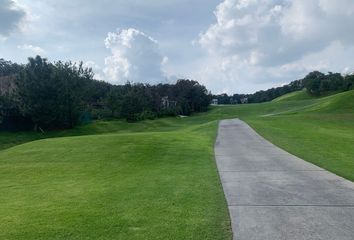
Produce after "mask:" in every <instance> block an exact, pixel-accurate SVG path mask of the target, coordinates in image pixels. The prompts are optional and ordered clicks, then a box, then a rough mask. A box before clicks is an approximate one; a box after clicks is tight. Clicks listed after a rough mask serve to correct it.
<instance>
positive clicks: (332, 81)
mask: <svg viewBox="0 0 354 240" xmlns="http://www.w3.org/2000/svg"><path fill="white" fill-rule="evenodd" d="M303 82H304V86H305V87H306V89H307V91H308V92H309V93H310V94H312V95H317V96H320V95H323V94H327V93H328V92H336V91H340V92H342V91H348V90H351V89H353V88H354V74H348V75H346V76H342V75H341V74H340V73H332V72H329V73H328V74H323V73H321V72H319V71H314V72H311V73H309V74H308V75H307V76H306V77H305V78H304V79H303Z"/></svg>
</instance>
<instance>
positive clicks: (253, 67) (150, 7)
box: [0, 0, 354, 94]
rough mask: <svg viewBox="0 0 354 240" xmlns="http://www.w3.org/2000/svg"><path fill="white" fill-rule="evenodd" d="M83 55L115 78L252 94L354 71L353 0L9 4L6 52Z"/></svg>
mask: <svg viewBox="0 0 354 240" xmlns="http://www.w3.org/2000/svg"><path fill="white" fill-rule="evenodd" d="M36 55H41V56H42V57H46V58H48V59H49V60H50V61H58V60H64V61H69V60H70V61H74V62H78V61H83V62H84V64H85V66H87V67H91V68H92V69H93V71H94V72H95V78H97V79H100V80H104V81H107V82H110V83H113V84H124V83H125V82H127V81H130V82H143V83H150V84H155V83H160V82H163V83H173V82H174V81H176V79H179V78H188V79H194V80H197V81H199V82H200V83H201V84H203V85H205V86H206V87H207V88H208V89H209V90H211V91H212V92H213V93H228V94H232V93H252V92H255V91H257V90H262V89H263V90H264V89H268V88H271V87H277V86H281V85H284V84H286V83H288V82H290V81H293V80H297V79H301V78H303V77H304V76H305V75H306V74H307V73H308V72H310V71H314V70H319V71H322V72H328V71H332V72H340V73H342V74H347V73H351V72H353V71H354V60H353V59H354V58H353V56H354V1H353V0H338V1H334V0H129V1H126V0H90V1H86V0H85V1H84V0H60V1H55V0H48V1H44V0H42V1H39V0H0V58H4V59H6V60H11V61H13V62H18V63H26V61H27V58H28V57H30V56H32V57H33V56H36Z"/></svg>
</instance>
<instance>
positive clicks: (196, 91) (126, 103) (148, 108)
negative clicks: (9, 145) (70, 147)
mask: <svg viewBox="0 0 354 240" xmlns="http://www.w3.org/2000/svg"><path fill="white" fill-rule="evenodd" d="M210 98H211V97H210V94H209V92H208V91H207V89H206V88H205V87H204V86H202V85H200V84H199V83H198V82H196V81H192V80H178V81H177V83H176V84H159V85H153V86H152V85H148V84H130V83H127V84H125V85H111V84H109V83H106V82H100V81H96V80H94V74H93V72H92V70H91V69H89V68H85V67H84V66H83V64H82V63H80V64H76V63H72V62H61V61H59V62H55V63H51V62H48V61H47V60H46V59H44V58H41V57H40V56H37V57H36V58H29V60H28V63H27V64H25V65H18V64H14V63H11V62H9V61H5V60H3V59H0V114H1V115H0V121H1V126H2V128H5V129H11V128H16V129H18V128H35V129H36V130H41V131H43V130H44V129H53V128H70V127H73V126H74V125H75V124H77V123H79V122H85V121H89V120H90V119H92V118H112V117H116V118H125V119H127V120H128V121H137V120H142V119H147V118H148V119H153V118H157V117H161V116H166V115H190V114H191V113H193V112H200V111H206V110H207V108H208V105H209V103H210Z"/></svg>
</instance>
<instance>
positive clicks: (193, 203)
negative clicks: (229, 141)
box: [0, 91, 354, 240]
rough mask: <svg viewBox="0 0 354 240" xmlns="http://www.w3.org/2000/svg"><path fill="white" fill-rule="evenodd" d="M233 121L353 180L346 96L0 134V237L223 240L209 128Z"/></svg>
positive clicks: (353, 118)
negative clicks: (176, 116) (52, 129)
mask: <svg viewBox="0 0 354 240" xmlns="http://www.w3.org/2000/svg"><path fill="white" fill-rule="evenodd" d="M235 117H239V118H241V119H243V120H245V121H246V122H247V123H249V124H250V125H251V126H252V127H253V128H254V129H255V130H257V131H258V132H259V133H260V134H261V135H263V136H264V137H265V138H267V139H269V140H270V141H272V142H273V143H274V144H276V145H278V146H280V147H282V148H284V149H285V150H287V151H289V152H291V153H293V154H295V155H297V156H299V157H301V158H303V159H305V160H306V161H309V162H312V163H314V164H316V165H319V166H321V167H323V168H326V169H328V170H329V171H332V172H334V173H336V174H338V175H340V176H343V177H345V178H347V179H350V180H352V181H354V157H353V156H354V148H353V146H354V91H351V92H345V93H340V94H336V95H332V96H328V97H324V98H309V97H304V93H303V92H298V93H293V94H292V95H291V98H290V99H289V98H283V99H278V100H277V101H273V102H270V103H263V104H247V105H237V106H222V107H213V108H212V109H211V110H210V111H209V112H208V113H202V114H196V115H194V116H192V117H187V118H163V119H158V120H155V121H143V122H138V123H126V122H124V121H98V122H95V123H92V124H88V125H84V126H80V127H77V128H75V129H72V130H67V131H60V132H59V131H58V132H50V133H46V134H39V133H31V132H23V133H16V134H14V133H1V134H0V148H1V149H3V150H2V151H0V176H1V178H0V189H1V190H2V192H3V193H4V194H1V195H0V219H1V220H2V221H0V239H128V240H129V239H231V232H230V222H229V217H228V212H227V208H226V203H225V199H224V196H223V193H222V188H221V185H220V182H219V179H218V175H217V170H216V166H215V162H214V158H213V143H214V138H215V134H216V129H217V121H218V120H219V119H226V118H235ZM44 138H45V139H44ZM36 139H41V140H37V141H33V140H36ZM21 143H24V144H21Z"/></svg>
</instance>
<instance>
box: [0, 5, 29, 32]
mask: <svg viewBox="0 0 354 240" xmlns="http://www.w3.org/2000/svg"><path fill="white" fill-rule="evenodd" d="M24 16H25V11H24V10H23V9H22V8H21V7H20V6H19V4H17V2H16V1H13V0H0V38H2V39H4V38H5V37H6V36H8V35H9V34H10V33H11V32H12V31H14V30H16V29H17V28H18V27H19V25H20V23H21V21H22V20H23V18H24Z"/></svg>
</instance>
